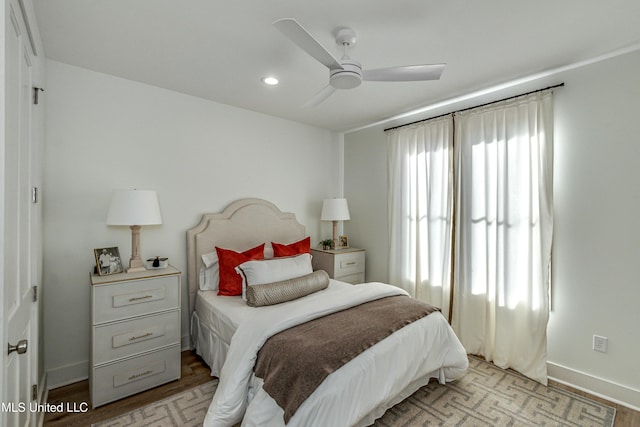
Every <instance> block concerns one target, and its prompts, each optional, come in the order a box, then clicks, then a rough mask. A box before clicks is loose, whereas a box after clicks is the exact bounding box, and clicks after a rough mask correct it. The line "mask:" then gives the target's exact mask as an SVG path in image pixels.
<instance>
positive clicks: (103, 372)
mask: <svg viewBox="0 0 640 427" xmlns="http://www.w3.org/2000/svg"><path fill="white" fill-rule="evenodd" d="M181 274H182V273H181V272H180V271H179V270H178V269H176V268H174V267H172V266H169V267H167V268H164V269H160V270H148V271H144V272H139V273H130V274H125V273H122V274H113V275H108V276H97V275H91V285H92V286H91V356H90V357H91V358H90V367H89V368H90V369H89V390H90V393H91V403H92V405H93V407H94V408H95V407H96V406H100V405H104V404H105V403H109V402H112V401H114V400H118V399H121V398H123V397H125V396H129V395H132V394H135V393H139V392H141V391H143V390H147V389H149V388H151V387H155V386H157V385H160V384H164V383H166V382H169V381H172V380H176V379H179V378H180V369H181V368H180V333H181V329H180V295H181V292H180V277H181Z"/></svg>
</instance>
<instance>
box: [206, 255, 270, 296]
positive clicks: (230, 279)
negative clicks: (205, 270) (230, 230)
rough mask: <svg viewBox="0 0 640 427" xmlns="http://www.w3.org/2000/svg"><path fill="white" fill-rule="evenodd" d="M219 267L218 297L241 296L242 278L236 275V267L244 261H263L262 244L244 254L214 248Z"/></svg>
mask: <svg viewBox="0 0 640 427" xmlns="http://www.w3.org/2000/svg"><path fill="white" fill-rule="evenodd" d="M216 253H217V254H218V265H219V267H220V286H219V289H218V295H224V296H235V295H242V277H241V276H240V275H239V274H238V273H236V267H237V266H239V265H240V264H242V263H243V262H246V261H251V260H254V259H256V260H260V259H264V243H263V244H261V245H260V246H256V247H255V248H251V249H249V250H246V251H244V252H236V251H232V250H230V249H223V248H219V247H217V246H216Z"/></svg>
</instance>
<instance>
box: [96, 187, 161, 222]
mask: <svg viewBox="0 0 640 427" xmlns="http://www.w3.org/2000/svg"><path fill="white" fill-rule="evenodd" d="M154 224H162V217H161V215H160V204H159V203H158V194H156V192H155V191H147V190H113V193H112V194H111V203H109V213H107V225H154Z"/></svg>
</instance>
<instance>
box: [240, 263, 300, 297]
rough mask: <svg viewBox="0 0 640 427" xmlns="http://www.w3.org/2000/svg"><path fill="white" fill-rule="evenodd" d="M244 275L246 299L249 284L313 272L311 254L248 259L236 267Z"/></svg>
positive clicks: (243, 288)
mask: <svg viewBox="0 0 640 427" xmlns="http://www.w3.org/2000/svg"><path fill="white" fill-rule="evenodd" d="M236 272H237V273H238V274H240V275H241V276H242V299H244V300H246V299H247V298H246V290H247V286H253V285H264V284H265V283H273V282H280V281H282V280H288V279H294V278H296V277H300V276H304V275H307V274H310V273H313V268H312V267H311V255H310V254H300V255H296V256H292V257H281V258H273V259H268V260H259V261H258V260H255V261H254V260H252V261H246V262H243V263H242V264H240V265H239V266H237V267H236Z"/></svg>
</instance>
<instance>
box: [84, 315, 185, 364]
mask: <svg viewBox="0 0 640 427" xmlns="http://www.w3.org/2000/svg"><path fill="white" fill-rule="evenodd" d="M177 343H180V311H178V310H174V311H170V312H167V313H161V314H156V315H151V316H145V317H138V318H135V319H133V320H126V321H122V322H116V323H108V324H106V325H103V326H97V327H95V329H94V332H93V363H94V365H100V364H102V363H106V362H110V361H112V360H115V359H118V358H123V357H127V356H131V355H135V354H139V353H144V352H146V351H150V350H153V349H156V348H160V347H165V346H167V345H171V344H177Z"/></svg>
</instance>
